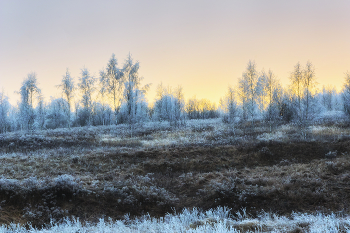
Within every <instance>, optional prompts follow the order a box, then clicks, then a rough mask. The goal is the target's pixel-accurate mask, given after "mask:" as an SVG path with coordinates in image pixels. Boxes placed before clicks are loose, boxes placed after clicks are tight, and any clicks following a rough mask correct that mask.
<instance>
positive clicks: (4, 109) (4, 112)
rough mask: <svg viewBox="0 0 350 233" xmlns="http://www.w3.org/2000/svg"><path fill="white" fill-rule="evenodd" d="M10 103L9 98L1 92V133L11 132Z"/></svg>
mask: <svg viewBox="0 0 350 233" xmlns="http://www.w3.org/2000/svg"><path fill="white" fill-rule="evenodd" d="M9 110H10V103H9V101H8V97H7V96H5V95H4V93H3V92H0V133H6V132H7V131H9V130H10V128H11V126H10V119H9Z"/></svg>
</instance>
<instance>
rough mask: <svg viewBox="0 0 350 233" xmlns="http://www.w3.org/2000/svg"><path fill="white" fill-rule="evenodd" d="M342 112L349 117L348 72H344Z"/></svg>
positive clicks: (349, 85) (349, 86)
mask: <svg viewBox="0 0 350 233" xmlns="http://www.w3.org/2000/svg"><path fill="white" fill-rule="evenodd" d="M343 104H344V112H345V114H346V115H347V116H348V117H349V118H350V72H349V71H348V72H346V73H345V82H344V89H343Z"/></svg>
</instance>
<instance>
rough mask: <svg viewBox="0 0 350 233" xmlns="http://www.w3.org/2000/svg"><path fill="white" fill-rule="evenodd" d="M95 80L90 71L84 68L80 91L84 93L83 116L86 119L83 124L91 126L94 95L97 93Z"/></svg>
mask: <svg viewBox="0 0 350 233" xmlns="http://www.w3.org/2000/svg"><path fill="white" fill-rule="evenodd" d="M94 84H95V78H94V77H93V76H91V75H90V73H89V71H88V70H87V69H86V68H84V69H82V70H81V77H80V78H79V84H78V86H79V89H80V91H81V93H82V100H81V103H82V105H83V109H82V116H81V118H84V120H83V121H82V122H83V124H86V125H91V123H92V113H93V105H92V104H93V101H92V97H93V93H94V91H95V86H94Z"/></svg>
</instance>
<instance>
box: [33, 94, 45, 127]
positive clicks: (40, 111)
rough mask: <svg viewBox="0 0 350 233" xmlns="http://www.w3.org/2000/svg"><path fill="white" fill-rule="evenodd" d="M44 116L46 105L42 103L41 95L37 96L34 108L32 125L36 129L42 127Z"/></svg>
mask: <svg viewBox="0 0 350 233" xmlns="http://www.w3.org/2000/svg"><path fill="white" fill-rule="evenodd" d="M45 117H46V107H45V103H44V98H43V96H42V95H39V96H38V104H37V106H36V108H35V121H34V127H35V128H36V129H40V130H42V129H44V128H45V127H44V126H45Z"/></svg>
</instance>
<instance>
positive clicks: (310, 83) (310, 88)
mask: <svg viewBox="0 0 350 233" xmlns="http://www.w3.org/2000/svg"><path fill="white" fill-rule="evenodd" d="M303 82H304V88H305V89H304V91H305V94H304V96H305V120H309V118H310V116H309V115H310V108H311V104H312V103H311V102H312V100H313V97H314V92H315V87H316V80H315V68H314V66H313V65H312V63H311V62H310V61H308V62H307V63H306V67H305V69H304V71H303Z"/></svg>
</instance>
